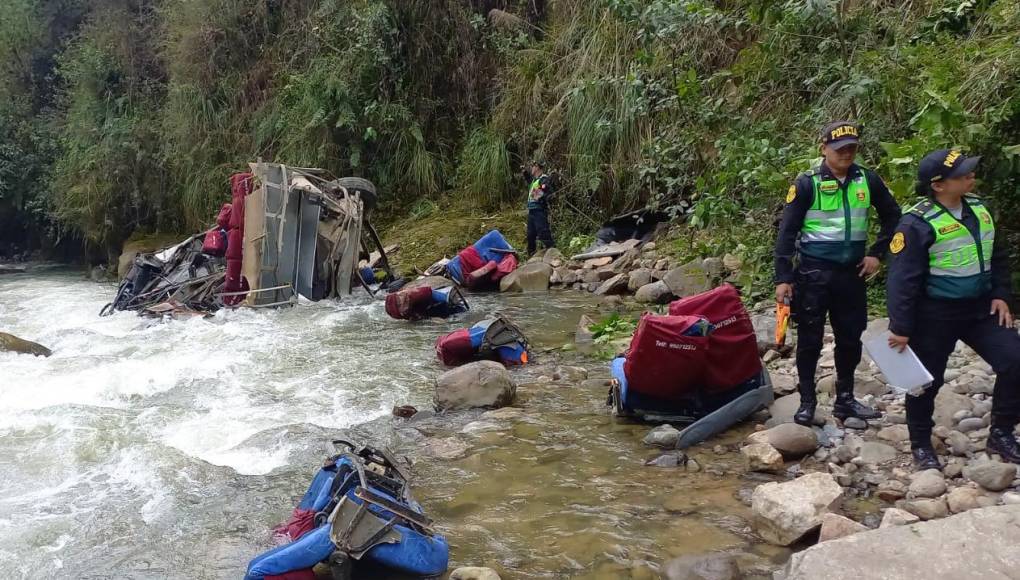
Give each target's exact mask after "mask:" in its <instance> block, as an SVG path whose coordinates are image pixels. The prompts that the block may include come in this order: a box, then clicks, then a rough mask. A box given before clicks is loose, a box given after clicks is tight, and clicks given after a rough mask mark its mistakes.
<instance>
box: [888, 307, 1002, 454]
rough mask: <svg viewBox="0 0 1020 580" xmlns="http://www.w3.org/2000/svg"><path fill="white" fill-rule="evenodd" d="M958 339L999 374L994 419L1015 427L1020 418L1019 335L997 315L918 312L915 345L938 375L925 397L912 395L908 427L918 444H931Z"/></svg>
mask: <svg viewBox="0 0 1020 580" xmlns="http://www.w3.org/2000/svg"><path fill="white" fill-rule="evenodd" d="M957 340H962V341H963V342H964V344H966V345H967V346H969V347H971V348H972V349H974V351H975V352H976V353H978V356H980V357H981V358H982V359H984V360H985V362H987V363H988V364H990V365H991V366H992V370H993V371H995V373H996V375H997V376H996V379H995V389H994V390H993V391H992V424H994V425H1001V426H1005V427H1008V428H1010V429H1012V428H1013V427H1014V426H1015V425H1016V424H1017V421H1018V419H1020V334H1017V331H1016V330H1014V329H1012V328H1006V327H1004V326H1000V325H999V321H998V317H997V316H985V317H982V318H975V319H973V320H945V319H937V318H936V317H930V316H926V317H918V320H917V327H916V328H915V330H914V333H913V336H911V337H910V343H909V344H910V348H911V349H913V351H914V353H915V354H916V355H917V358H918V359H920V360H921V363H922V364H923V365H924V367H925V368H926V369H928V372H930V373H931V375H932V377H934V378H935V380H934V381H933V382H932V385H931V387H930V388H928V389H926V390H925V391H924V393H923V394H921V395H920V396H917V397H915V396H912V395H907V428H908V429H909V430H910V444H911V446H912V447H914V448H915V449H917V448H918V447H930V446H931V432H932V428H933V427H934V425H935V423H934V421H933V420H932V414H933V413H934V412H935V396H936V395H937V394H938V392H939V388H941V387H942V384H943V382H944V381H945V374H946V363H947V362H948V361H949V355H950V354H952V353H953V350H954V349H955V348H956V341H957Z"/></svg>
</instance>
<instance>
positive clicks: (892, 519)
mask: <svg viewBox="0 0 1020 580" xmlns="http://www.w3.org/2000/svg"><path fill="white" fill-rule="evenodd" d="M919 521H921V518H919V517H917V516H915V515H914V514H912V513H910V512H908V511H906V510H901V509H900V508H889V509H887V510H885V513H884V514H882V523H881V524H879V527H880V528H888V527H890V526H906V525H909V524H916V523H917V522H919Z"/></svg>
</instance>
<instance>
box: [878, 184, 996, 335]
mask: <svg viewBox="0 0 1020 580" xmlns="http://www.w3.org/2000/svg"><path fill="white" fill-rule="evenodd" d="M936 203H938V202H936ZM943 209H945V208H944V207H943ZM946 211H948V210H946ZM960 222H961V223H963V225H964V226H966V227H967V230H968V231H970V233H971V235H972V236H973V235H976V234H977V235H979V234H980V231H981V225H980V224H979V223H978V218H977V216H976V215H974V211H973V210H971V209H970V207H969V206H968V205H967V204H964V205H963V215H962V216H961V218H960ZM896 232H897V233H902V234H903V249H902V250H900V251H899V252H898V253H894V254H893V255H892V256H893V258H892V264H891V265H890V266H889V279H888V282H887V284H888V286H887V287H886V295H887V302H888V307H889V330H890V331H891V332H892V333H893V334H898V335H900V336H907V337H909V336H911V335H912V334H913V333H914V328H915V325H916V322H917V320H918V318H920V317H925V318H932V319H935V320H939V321H943V320H946V321H952V320H956V321H959V320H974V319H978V318H982V317H985V316H988V313H989V312H990V310H991V301H992V300H993V299H995V298H999V299H1002V300H1006V301H1007V302H1008V301H1009V299H1010V285H1011V281H1010V276H1009V255H1008V252H1007V250H1006V243H1005V237H1006V236H1005V235H1004V232H1002V231H1001V230H1000V231H999V232H997V233H998V235H997V236H995V245H994V246H993V248H992V291H991V293H990V294H989V295H988V296H983V297H981V298H965V299H960V300H953V299H945V298H931V297H929V296H928V295H927V291H926V286H927V280H928V264H929V261H930V260H929V257H928V248H930V247H931V245H932V244H934V243H935V232H934V231H933V230H932V228H931V226H930V225H929V224H928V222H926V221H925V220H924V218H922V217H920V216H918V215H916V214H914V213H912V212H907V213H905V214H904V215H903V218H902V219H901V220H900V223H899V226H897V228H896Z"/></svg>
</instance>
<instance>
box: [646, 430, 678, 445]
mask: <svg viewBox="0 0 1020 580" xmlns="http://www.w3.org/2000/svg"><path fill="white" fill-rule="evenodd" d="M679 440H680V431H678V430H676V429H675V428H674V427H673V426H672V425H659V426H658V427H656V428H654V429H652V430H651V431H649V432H648V434H647V435H645V438H644V440H643V443H644V444H645V445H651V446H653V447H663V448H665V449H673V448H675V447H676V444H677V441H679Z"/></svg>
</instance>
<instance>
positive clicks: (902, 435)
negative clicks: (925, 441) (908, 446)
mask: <svg viewBox="0 0 1020 580" xmlns="http://www.w3.org/2000/svg"><path fill="white" fill-rule="evenodd" d="M878 438H879V439H881V440H882V441H888V442H889V443H894V444H895V443H903V442H904V441H909V440H910V432H909V431H908V430H907V426H906V425H891V426H889V427H885V428H884V429H881V430H879V432H878Z"/></svg>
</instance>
